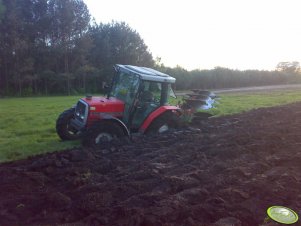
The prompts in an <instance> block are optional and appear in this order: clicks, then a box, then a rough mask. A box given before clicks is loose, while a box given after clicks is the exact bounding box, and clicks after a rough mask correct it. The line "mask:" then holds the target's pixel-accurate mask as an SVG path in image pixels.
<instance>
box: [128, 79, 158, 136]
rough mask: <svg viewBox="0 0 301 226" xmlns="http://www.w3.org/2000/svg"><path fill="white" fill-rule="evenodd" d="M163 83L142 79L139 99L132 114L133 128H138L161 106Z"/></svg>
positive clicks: (131, 122)
mask: <svg viewBox="0 0 301 226" xmlns="http://www.w3.org/2000/svg"><path fill="white" fill-rule="evenodd" d="M160 99H161V83H158V82H153V81H141V86H140V89H139V93H138V95H137V101H136V103H135V106H134V108H133V113H132V114H131V120H130V124H131V128H132V129H134V130H136V129H138V128H139V127H140V126H141V125H142V123H143V122H144V120H145V119H146V118H147V117H148V116H149V115H150V114H151V113H152V112H153V111H155V110H156V109H157V108H159V107H160Z"/></svg>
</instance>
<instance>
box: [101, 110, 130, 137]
mask: <svg viewBox="0 0 301 226" xmlns="http://www.w3.org/2000/svg"><path fill="white" fill-rule="evenodd" d="M100 118H101V119H102V120H111V121H113V122H115V123H116V124H118V125H119V126H120V127H121V128H122V130H123V132H124V134H125V135H127V136H130V131H129V130H128V128H127V126H126V125H125V124H124V123H123V122H122V121H121V120H120V119H118V118H116V117H114V116H112V115H109V114H105V113H100Z"/></svg>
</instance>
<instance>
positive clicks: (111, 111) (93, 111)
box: [82, 97, 179, 133]
mask: <svg viewBox="0 0 301 226" xmlns="http://www.w3.org/2000/svg"><path fill="white" fill-rule="evenodd" d="M82 100H83V101H85V102H86V103H88V105H89V114H88V119H87V127H90V126H91V125H92V124H93V123H94V122H95V121H99V120H100V119H102V116H103V114H108V115H111V116H113V117H116V118H118V119H122V116H123V111H124V106H125V104H124V102H123V101H121V100H118V99H117V98H115V97H110V98H109V99H108V98H106V97H90V98H89V97H86V98H82ZM177 110H179V108H178V107H175V106H161V107H159V108H158V109H156V110H155V111H154V112H152V113H151V114H150V115H149V116H148V117H147V119H146V120H145V121H144V122H143V124H142V125H141V127H140V129H139V132H141V133H144V132H145V131H146V129H147V128H148V127H149V125H150V124H151V123H152V122H153V120H154V119H156V118H157V117H159V116H160V115H161V114H163V113H164V112H166V111H177Z"/></svg>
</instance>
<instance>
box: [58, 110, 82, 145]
mask: <svg viewBox="0 0 301 226" xmlns="http://www.w3.org/2000/svg"><path fill="white" fill-rule="evenodd" d="M74 111H75V108H70V109H68V110H66V111H64V112H63V113H62V114H60V116H59V117H58V119H57V120H56V132H57V134H58V135H59V137H60V138H61V139H62V140H77V139H79V138H80V132H79V131H78V130H76V129H75V128H72V127H71V126H70V120H71V119H72V118H74Z"/></svg>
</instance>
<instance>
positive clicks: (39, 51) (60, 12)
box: [0, 0, 300, 96]
mask: <svg viewBox="0 0 301 226" xmlns="http://www.w3.org/2000/svg"><path fill="white" fill-rule="evenodd" d="M114 64H131V65H138V66H146V67H154V68H157V69H158V70H160V71H162V72H165V73H167V74H170V75H171V76H174V77H176V79H177V82H176V87H177V89H192V88H204V89H212V88H229V87H241V86H253V85H271V84H283V83H286V84H287V83H296V82H300V76H299V71H300V70H299V68H300V65H299V63H298V62H281V63H279V64H278V65H277V68H276V69H275V71H258V70H252V71H251V70H249V71H238V70H231V69H227V68H221V67H216V68H215V69H213V70H193V71H187V70H185V69H184V68H182V67H180V66H178V67H175V68H170V67H166V66H164V65H163V64H161V63H160V61H159V60H158V59H157V60H155V59H154V58H153V56H152V54H151V52H150V50H149V49H148V47H147V45H146V44H145V43H144V40H143V39H142V38H141V36H140V35H139V33H138V32H137V31H135V30H134V29H132V28H131V27H129V25H127V24H126V23H124V22H114V21H112V22H111V23H107V24H104V23H100V24H97V23H96V22H94V21H93V19H92V18H91V15H90V13H89V10H88V8H87V6H86V4H85V3H84V2H83V0H0V96H28V95H54V94H68V95H70V94H83V93H99V92H102V91H103V84H104V83H108V82H110V80H111V78H112V75H113V73H114V72H113V65H114Z"/></svg>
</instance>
